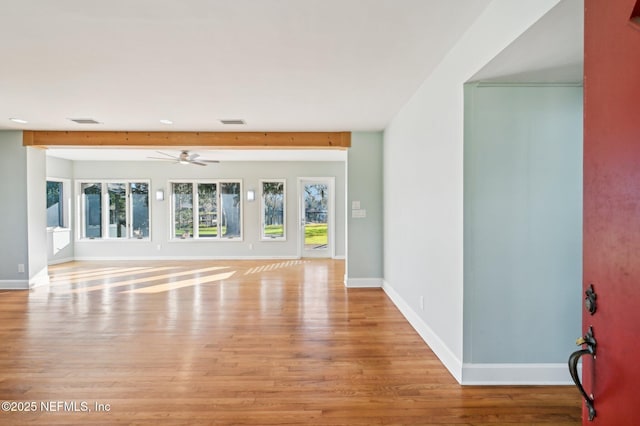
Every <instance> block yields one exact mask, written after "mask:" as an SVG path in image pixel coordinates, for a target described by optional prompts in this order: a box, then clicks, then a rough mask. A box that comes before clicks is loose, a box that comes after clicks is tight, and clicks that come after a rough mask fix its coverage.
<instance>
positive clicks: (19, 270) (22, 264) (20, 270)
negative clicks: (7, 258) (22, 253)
mask: <svg viewBox="0 0 640 426" xmlns="http://www.w3.org/2000/svg"><path fill="white" fill-rule="evenodd" d="M18 272H19V273H21V274H22V273H24V263H18Z"/></svg>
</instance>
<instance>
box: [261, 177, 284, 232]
mask: <svg viewBox="0 0 640 426" xmlns="http://www.w3.org/2000/svg"><path fill="white" fill-rule="evenodd" d="M265 183H281V184H282V236H278V237H271V236H266V235H265V232H264V230H265V222H266V217H265V216H266V215H265V207H266V206H265V192H264V184H265ZM259 185H260V241H287V180H286V179H281V178H277V179H260V180H259Z"/></svg>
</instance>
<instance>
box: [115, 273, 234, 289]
mask: <svg viewBox="0 0 640 426" xmlns="http://www.w3.org/2000/svg"><path fill="white" fill-rule="evenodd" d="M235 273H236V271H231V272H225V273H223V274H216V275H209V276H206V277H198V278H191V279H188V280H181V281H173V282H169V283H165V284H158V285H153V286H149V287H143V288H138V289H135V290H127V291H122V292H121V293H134V294H140V293H142V294H150V293H163V292H166V291H171V290H176V289H178V288H184V287H193V286H196V285H199V284H206V283H210V282H214V281H221V280H226V279H227V278H230V277H231V276H233V274H235Z"/></svg>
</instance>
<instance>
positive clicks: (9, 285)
mask: <svg viewBox="0 0 640 426" xmlns="http://www.w3.org/2000/svg"><path fill="white" fill-rule="evenodd" d="M0 290H29V281H27V280H0Z"/></svg>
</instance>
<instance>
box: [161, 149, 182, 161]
mask: <svg viewBox="0 0 640 426" xmlns="http://www.w3.org/2000/svg"><path fill="white" fill-rule="evenodd" d="M156 152H157V153H158V154H162V155H166V156H167V157H169V158H173V159H174V160H177V159H178V157H176V156H175V155H171V154H167V153H166V152H162V151H156Z"/></svg>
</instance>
